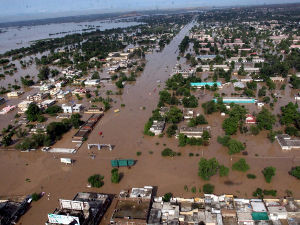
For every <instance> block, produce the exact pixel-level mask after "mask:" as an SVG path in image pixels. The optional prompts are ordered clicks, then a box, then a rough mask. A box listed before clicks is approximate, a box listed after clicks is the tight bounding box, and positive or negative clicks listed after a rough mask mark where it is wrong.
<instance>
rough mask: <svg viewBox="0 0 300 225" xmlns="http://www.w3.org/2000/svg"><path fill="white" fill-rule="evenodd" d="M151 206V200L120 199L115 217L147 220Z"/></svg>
mask: <svg viewBox="0 0 300 225" xmlns="http://www.w3.org/2000/svg"><path fill="white" fill-rule="evenodd" d="M149 206H150V201H149V200H148V201H147V200H140V199H139V200H131V199H127V200H118V202H117V205H116V208H115V212H114V214H113V218H120V219H137V220H146V219H147V216H148V211H149Z"/></svg>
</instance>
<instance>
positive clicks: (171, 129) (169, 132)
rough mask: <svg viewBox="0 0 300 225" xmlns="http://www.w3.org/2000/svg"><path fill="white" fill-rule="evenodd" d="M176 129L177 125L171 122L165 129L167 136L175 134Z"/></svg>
mask: <svg viewBox="0 0 300 225" xmlns="http://www.w3.org/2000/svg"><path fill="white" fill-rule="evenodd" d="M176 130H177V125H176V124H172V125H171V126H169V127H168V129H167V135H168V137H172V136H173V135H175V134H176Z"/></svg>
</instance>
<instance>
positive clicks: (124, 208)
mask: <svg viewBox="0 0 300 225" xmlns="http://www.w3.org/2000/svg"><path fill="white" fill-rule="evenodd" d="M152 192H153V187H151V186H145V187H143V188H132V189H131V191H125V190H124V191H121V192H120V194H119V197H118V200H117V203H116V206H115V209H114V212H113V215H112V217H111V219H110V223H111V224H131V225H146V224H147V219H148V215H149V212H150V204H151V199H152Z"/></svg>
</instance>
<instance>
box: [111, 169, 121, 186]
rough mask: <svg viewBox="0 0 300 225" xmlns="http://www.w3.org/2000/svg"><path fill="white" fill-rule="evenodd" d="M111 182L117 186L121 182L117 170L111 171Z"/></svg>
mask: <svg viewBox="0 0 300 225" xmlns="http://www.w3.org/2000/svg"><path fill="white" fill-rule="evenodd" d="M111 182H112V183H114V184H117V183H119V182H120V174H119V170H118V169H117V168H114V169H112V170H111Z"/></svg>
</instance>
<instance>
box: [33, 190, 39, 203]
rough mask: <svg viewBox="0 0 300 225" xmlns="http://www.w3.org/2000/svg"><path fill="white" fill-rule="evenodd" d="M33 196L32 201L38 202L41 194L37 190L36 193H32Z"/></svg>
mask: <svg viewBox="0 0 300 225" xmlns="http://www.w3.org/2000/svg"><path fill="white" fill-rule="evenodd" d="M31 198H32V201H34V202H36V201H38V200H39V199H40V198H41V195H40V194H37V193H36V192H34V193H33V194H32V195H31Z"/></svg>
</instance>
